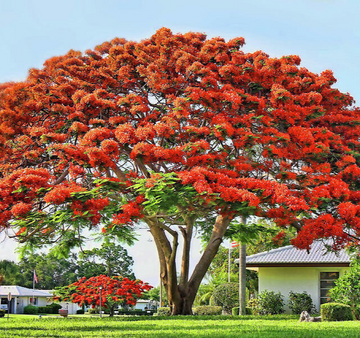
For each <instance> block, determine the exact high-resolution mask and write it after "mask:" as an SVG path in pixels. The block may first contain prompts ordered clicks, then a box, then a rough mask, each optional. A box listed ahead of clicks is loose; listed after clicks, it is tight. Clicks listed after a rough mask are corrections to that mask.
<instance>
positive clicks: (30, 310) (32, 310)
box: [24, 305, 38, 315]
mask: <svg viewBox="0 0 360 338" xmlns="http://www.w3.org/2000/svg"><path fill="white" fill-rule="evenodd" d="M24 313H25V314H27V315H36V314H37V313H38V307H37V306H34V305H26V306H25V307H24Z"/></svg>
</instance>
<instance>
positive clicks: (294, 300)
mask: <svg viewBox="0 0 360 338" xmlns="http://www.w3.org/2000/svg"><path fill="white" fill-rule="evenodd" d="M289 308H290V310H291V313H292V314H294V315H299V314H300V313H301V312H303V311H307V312H308V313H314V312H315V311H316V310H315V306H314V304H313V302H312V299H311V296H310V295H309V294H308V293H307V292H305V291H304V292H303V293H298V292H297V293H295V292H292V291H290V292H289Z"/></svg>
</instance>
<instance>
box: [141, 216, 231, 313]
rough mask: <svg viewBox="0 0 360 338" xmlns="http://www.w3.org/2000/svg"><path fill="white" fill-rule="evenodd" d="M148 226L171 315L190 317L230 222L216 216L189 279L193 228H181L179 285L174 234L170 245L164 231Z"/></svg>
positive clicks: (175, 237) (150, 224)
mask: <svg viewBox="0 0 360 338" xmlns="http://www.w3.org/2000/svg"><path fill="white" fill-rule="evenodd" d="M147 223H148V225H149V227H150V232H151V234H152V235H153V237H154V241H155V244H156V248H157V250H158V255H159V260H160V270H161V279H162V281H163V285H164V287H165V290H166V293H167V296H168V300H169V304H170V308H171V314H172V315H191V314H192V305H193V303H194V300H195V296H196V293H197V291H198V288H199V286H200V283H201V281H202V279H203V278H204V276H205V273H206V271H207V270H208V268H209V266H210V264H211V262H212V260H213V259H214V257H215V255H216V253H217V251H218V248H219V246H220V244H221V242H222V238H223V236H224V234H225V231H226V229H227V227H228V225H229V223H230V219H228V218H226V217H223V216H218V217H217V219H216V222H215V224H214V226H213V231H212V235H211V238H210V241H209V243H208V245H207V246H206V248H205V251H204V253H203V255H202V257H201V258H200V260H199V262H198V264H197V265H196V267H195V269H194V271H193V274H192V276H191V277H190V279H189V280H188V278H187V276H188V275H189V259H190V258H189V257H190V243H191V235H192V230H191V229H192V227H191V226H190V225H188V226H187V229H186V230H185V229H182V230H181V232H182V234H183V236H184V242H185V244H184V251H183V256H182V264H181V276H180V283H179V284H178V281H177V275H176V264H175V257H176V250H177V245H178V243H177V236H175V235H174V234H172V233H171V234H172V235H173V245H172V246H171V244H170V241H169V240H168V239H167V237H166V235H165V232H164V229H162V228H159V227H158V226H156V225H155V224H154V223H152V222H147Z"/></svg>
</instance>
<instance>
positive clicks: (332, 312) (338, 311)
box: [320, 303, 354, 322]
mask: <svg viewBox="0 0 360 338" xmlns="http://www.w3.org/2000/svg"><path fill="white" fill-rule="evenodd" d="M320 309H321V320H323V321H327V322H333V321H342V320H353V319H354V317H353V314H352V312H351V308H350V306H349V305H345V304H341V303H326V304H322V305H321V306H320Z"/></svg>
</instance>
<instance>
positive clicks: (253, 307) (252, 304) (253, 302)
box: [248, 298, 259, 315]
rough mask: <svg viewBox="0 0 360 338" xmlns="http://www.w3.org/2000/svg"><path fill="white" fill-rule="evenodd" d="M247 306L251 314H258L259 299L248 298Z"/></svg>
mask: <svg viewBox="0 0 360 338" xmlns="http://www.w3.org/2000/svg"><path fill="white" fill-rule="evenodd" d="M248 307H249V309H250V311H251V314H253V315H258V314H259V300H258V299H257V298H250V299H249V301H248Z"/></svg>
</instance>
